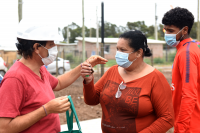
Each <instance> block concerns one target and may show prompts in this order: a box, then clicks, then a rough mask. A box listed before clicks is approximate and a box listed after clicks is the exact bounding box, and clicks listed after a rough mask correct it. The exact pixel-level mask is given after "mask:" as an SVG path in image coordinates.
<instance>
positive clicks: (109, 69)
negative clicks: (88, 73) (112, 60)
mask: <svg viewBox="0 0 200 133" xmlns="http://www.w3.org/2000/svg"><path fill="white" fill-rule="evenodd" d="M116 70H118V65H114V66H112V67H110V68H108V70H107V71H106V72H107V73H110V72H113V71H116Z"/></svg>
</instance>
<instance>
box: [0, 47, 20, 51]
mask: <svg viewBox="0 0 200 133" xmlns="http://www.w3.org/2000/svg"><path fill="white" fill-rule="evenodd" d="M0 50H3V51H17V48H16V47H0Z"/></svg>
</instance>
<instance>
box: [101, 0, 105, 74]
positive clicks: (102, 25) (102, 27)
mask: <svg viewBox="0 0 200 133" xmlns="http://www.w3.org/2000/svg"><path fill="white" fill-rule="evenodd" d="M101 57H104V3H103V2H102V3H101ZM103 74H104V64H101V76H103Z"/></svg>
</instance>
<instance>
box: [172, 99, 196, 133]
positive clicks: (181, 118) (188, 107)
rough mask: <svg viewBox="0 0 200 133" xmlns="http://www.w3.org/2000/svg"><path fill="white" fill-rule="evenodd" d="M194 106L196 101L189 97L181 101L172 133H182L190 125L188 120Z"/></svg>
mask: <svg viewBox="0 0 200 133" xmlns="http://www.w3.org/2000/svg"><path fill="white" fill-rule="evenodd" d="M195 105H196V99H194V98H190V97H187V98H186V97H184V98H182V100H181V105H180V110H179V114H178V120H177V121H176V123H175V124H174V125H175V126H174V132H175V133H176V132H177V133H184V132H186V130H187V129H188V127H189V125H190V120H191V116H192V113H193V111H194V107H195Z"/></svg>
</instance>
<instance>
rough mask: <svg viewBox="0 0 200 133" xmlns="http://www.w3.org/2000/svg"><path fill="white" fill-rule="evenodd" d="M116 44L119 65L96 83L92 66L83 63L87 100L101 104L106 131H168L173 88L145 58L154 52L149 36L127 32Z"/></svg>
mask: <svg viewBox="0 0 200 133" xmlns="http://www.w3.org/2000/svg"><path fill="white" fill-rule="evenodd" d="M116 48H117V52H116V56H115V57H116V62H117V64H118V65H115V66H113V67H111V68H110V69H108V70H107V71H106V73H105V74H104V75H103V76H102V77H101V79H100V80H99V81H98V82H97V83H96V84H95V85H94V80H93V74H91V73H90V72H91V68H92V67H90V64H88V63H83V65H82V69H81V75H82V77H83V78H84V82H83V84H84V88H83V91H84V100H85V103H86V104H88V105H97V104H99V103H100V104H101V107H102V112H103V114H102V122H101V127H102V132H103V133H131V132H132V133H138V132H139V133H165V132H166V131H167V130H169V129H170V128H171V127H172V126H173V123H174V115H173V107H172V100H171V99H172V95H171V89H170V86H169V84H168V82H167V80H166V78H165V77H164V76H163V74H162V73H161V72H159V71H158V70H156V69H155V68H153V67H152V66H150V65H148V64H146V63H145V62H144V61H143V58H144V56H151V53H150V49H149V48H148V46H147V39H146V37H145V36H144V35H143V34H142V33H141V32H140V31H128V32H125V33H123V34H122V35H120V38H119V41H118V43H117V46H116ZM87 75H90V76H89V77H88V76H87Z"/></svg>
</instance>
